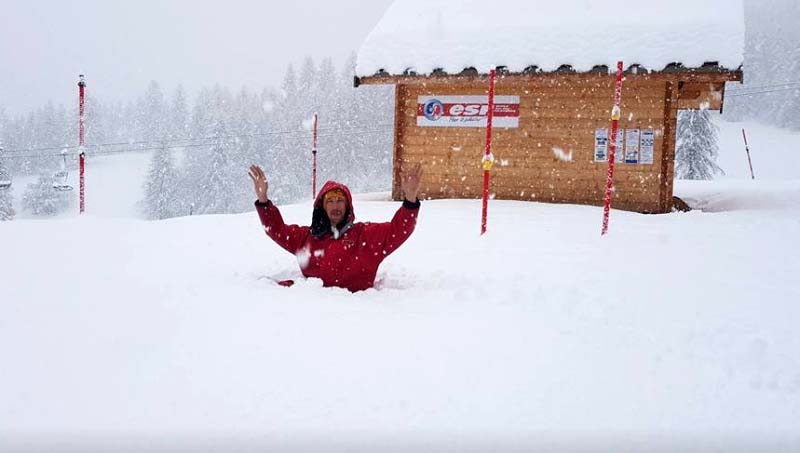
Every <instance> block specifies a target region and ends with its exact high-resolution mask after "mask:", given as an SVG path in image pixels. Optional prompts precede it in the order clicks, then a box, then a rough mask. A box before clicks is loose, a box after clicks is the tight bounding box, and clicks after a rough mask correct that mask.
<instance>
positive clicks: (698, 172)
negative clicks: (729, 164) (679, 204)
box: [675, 110, 723, 179]
mask: <svg viewBox="0 0 800 453" xmlns="http://www.w3.org/2000/svg"><path fill="white" fill-rule="evenodd" d="M718 129H719V128H718V127H717V125H716V124H714V123H713V121H712V120H711V114H710V113H709V111H708V110H682V111H680V112H679V113H678V136H677V145H676V151H675V175H676V176H677V177H678V178H680V179H712V178H713V177H714V175H715V174H719V173H723V172H722V169H721V168H719V166H718V165H717V162H716V160H717V154H718V152H719V145H718V144H717V132H718Z"/></svg>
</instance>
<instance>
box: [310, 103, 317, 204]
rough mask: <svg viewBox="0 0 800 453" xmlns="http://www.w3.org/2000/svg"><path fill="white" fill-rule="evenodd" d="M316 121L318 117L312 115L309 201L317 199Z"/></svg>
mask: <svg viewBox="0 0 800 453" xmlns="http://www.w3.org/2000/svg"><path fill="white" fill-rule="evenodd" d="M317 120H318V115H317V114H316V113H314V142H313V144H312V145H311V154H312V156H313V157H312V160H313V163H312V164H311V199H312V200H313V199H315V198H317Z"/></svg>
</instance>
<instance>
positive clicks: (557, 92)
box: [393, 74, 678, 213]
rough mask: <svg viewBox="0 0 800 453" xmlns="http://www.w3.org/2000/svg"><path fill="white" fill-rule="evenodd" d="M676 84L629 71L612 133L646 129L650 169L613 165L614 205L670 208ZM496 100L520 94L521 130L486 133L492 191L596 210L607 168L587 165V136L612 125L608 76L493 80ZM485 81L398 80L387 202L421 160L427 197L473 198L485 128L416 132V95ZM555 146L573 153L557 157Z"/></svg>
mask: <svg viewBox="0 0 800 453" xmlns="http://www.w3.org/2000/svg"><path fill="white" fill-rule="evenodd" d="M674 85H675V82H672V81H669V80H667V79H664V78H649V77H647V76H646V75H643V76H637V75H627V76H626V80H625V82H624V83H623V90H622V119H621V121H620V128H625V129H634V128H638V129H654V130H655V134H656V137H655V149H654V160H653V164H650V165H644V164H625V163H619V158H618V159H617V162H618V163H617V165H616V166H615V192H614V198H613V202H612V203H613V207H615V208H619V209H626V210H632V211H639V212H651V213H656V212H668V211H669V210H670V209H671V207H672V175H673V170H674V165H673V159H674V147H675V137H674V135H675V125H676V121H677V99H678V98H677V96H678V94H677V92H678V90H677V89H676V87H675V86H674ZM495 90H496V95H516V96H519V97H520V120H519V128H507V129H504V128H497V127H495V128H494V134H493V147H492V151H493V154H494V156H495V158H496V160H497V161H496V163H495V166H494V169H493V170H492V185H491V189H490V190H491V193H492V194H493V195H494V197H495V198H497V199H515V200H531V201H548V202H564V203H578V204H591V205H599V204H601V203H602V201H603V195H604V190H605V182H606V175H607V170H608V164H607V162H595V161H594V139H595V130H596V129H598V128H609V127H610V122H611V121H610V114H609V112H610V109H611V105H612V101H613V77H611V76H609V75H596V74H553V75H550V76H547V77H535V78H530V79H519V78H517V79H514V80H503V79H500V80H498V81H497V84H496V88H495ZM486 92H487V91H486V83H485V81H484V80H479V79H473V80H463V81H459V82H458V83H453V81H452V80H451V81H446V82H440V83H437V81H435V80H427V81H426V83H425V84H402V83H400V84H398V85H397V90H396V103H397V104H396V111H395V123H396V127H395V151H394V158H395V162H394V168H395V175H394V184H393V196H394V198H395V199H400V197H401V195H402V194H401V193H400V187H399V179H398V176H399V173H398V171H399V169H400V168H401V167H402V166H403V165H404V164H405V163H407V162H422V163H423V165H424V167H425V175H424V177H423V181H422V188H421V193H422V195H423V196H425V197H429V198H480V196H481V190H482V183H483V179H482V168H481V156H482V155H483V151H484V144H485V136H486V132H485V129H483V128H445V127H419V126H417V123H416V118H417V100H418V96H426V95H437V96H446V95H486ZM554 148H560V149H562V150H563V151H564V152H565V153H567V154H569V153H571V154H572V160H571V161H565V160H561V159H559V158H558V157H557V156H556V154H555V153H554V151H553V149H554Z"/></svg>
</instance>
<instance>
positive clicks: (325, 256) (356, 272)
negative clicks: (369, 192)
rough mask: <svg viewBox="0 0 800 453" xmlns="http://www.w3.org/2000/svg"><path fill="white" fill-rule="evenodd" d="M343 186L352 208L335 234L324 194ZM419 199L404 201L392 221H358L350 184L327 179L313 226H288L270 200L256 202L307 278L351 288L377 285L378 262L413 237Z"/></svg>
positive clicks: (277, 239) (264, 221) (269, 232)
mask: <svg viewBox="0 0 800 453" xmlns="http://www.w3.org/2000/svg"><path fill="white" fill-rule="evenodd" d="M337 188H338V189H341V190H342V191H344V193H345V195H346V197H347V212H345V216H344V217H345V218H344V220H342V222H341V223H340V224H339V225H338V231H341V232H343V233H340V236H339V237H338V239H335V238H334V234H333V231H332V229H331V227H330V221H329V220H328V216H327V214H326V213H325V210H324V208H323V207H322V196H323V195H324V194H325V192H328V191H329V190H332V189H337ZM419 206H420V204H419V201H417V202H416V203H411V202H409V201H404V202H403V205H402V206H401V207H400V209H398V210H397V212H396V213H395V214H394V217H393V218H392V221H391V222H385V223H369V222H368V223H362V222H359V223H353V221H354V220H355V211H354V210H353V198H352V196H351V195H350V189H348V188H347V186H345V185H344V184H339V183H337V182H333V181H328V182H326V183H325V185H324V186H322V190H320V192H319V194H317V199H316V201H314V213H313V215H312V221H311V226H310V227H308V226H298V225H286V224H285V223H284V221H283V217H282V216H281V213H280V211H279V210H278V208H277V207H276V206H275V205H274V204H272V202H270V201H267V202H266V203H260V202H258V201H256V211H257V212H258V216H259V218H260V219H261V223H262V224H263V225H264V231H266V233H267V236H269V237H270V238H272V240H273V241H275V242H276V243H277V244H278V245H280V246H281V247H283V248H284V249H286V250H287V251H288V252H290V253H293V254H295V256H297V260H298V262H299V263H300V269H301V270H302V272H303V275H305V276H306V277H316V278H319V279H322V283H323V285H324V286H339V287H342V288H347V289H349V290H350V291H354V292H355V291H361V290H364V289H367V288H372V285H373V284H374V283H375V274H376V273H377V272H378V265H380V264H381V262H382V261H383V260H384V259H385V258H386V257H387V256H389V254H391V253H392V252H394V251H395V250H396V249H397V248H398V247H400V245H401V244H402V243H403V242H405V241H406V239H408V237H409V236H411V233H412V232H414V227H415V226H416V224H417V213H418V212H419Z"/></svg>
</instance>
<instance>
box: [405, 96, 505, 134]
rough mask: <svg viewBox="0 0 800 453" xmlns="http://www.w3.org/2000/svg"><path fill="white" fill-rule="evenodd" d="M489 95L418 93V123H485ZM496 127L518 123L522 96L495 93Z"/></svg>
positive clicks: (422, 124)
mask: <svg viewBox="0 0 800 453" xmlns="http://www.w3.org/2000/svg"><path fill="white" fill-rule="evenodd" d="M488 114H489V98H488V96H419V97H418V98H417V126H425V127H486V122H487V118H488ZM492 117H493V118H492V126H493V127H519V96H495V97H494V114H493V115H492Z"/></svg>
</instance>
